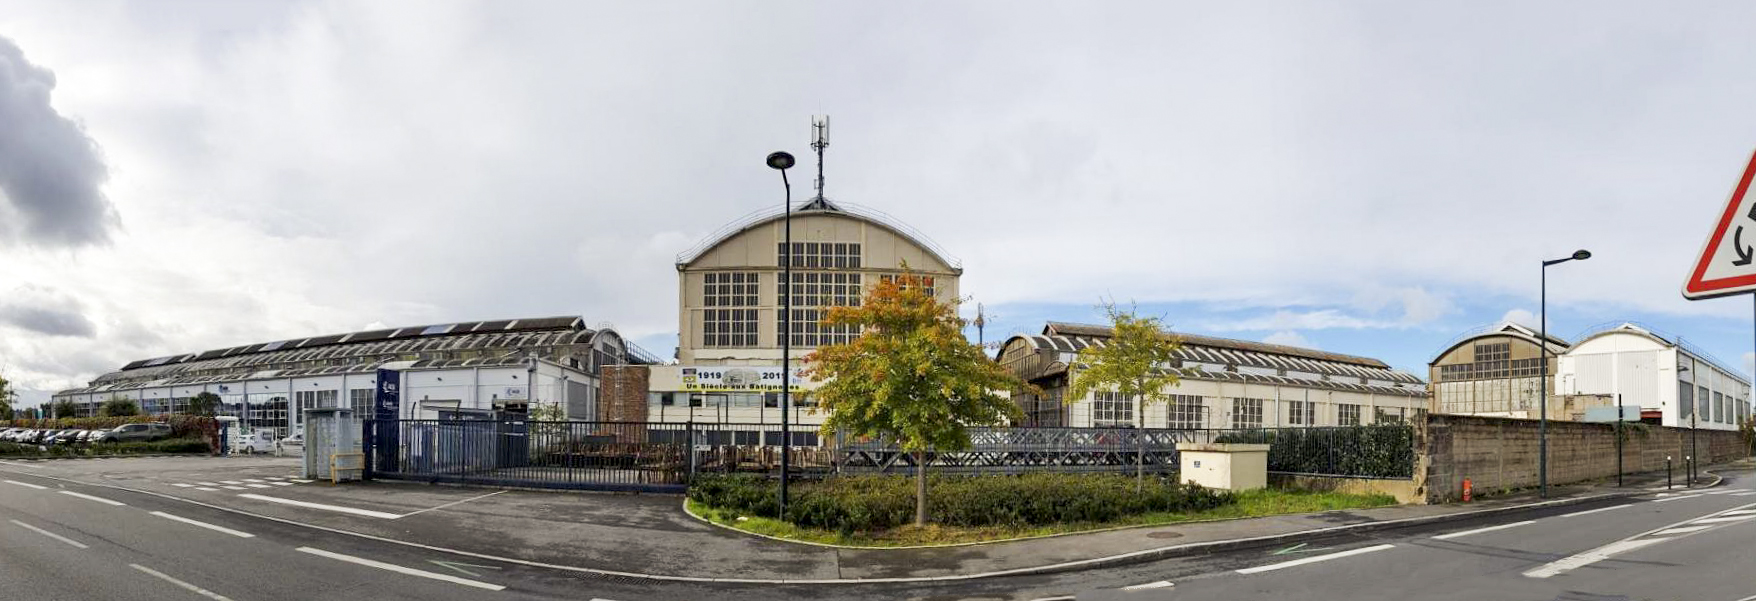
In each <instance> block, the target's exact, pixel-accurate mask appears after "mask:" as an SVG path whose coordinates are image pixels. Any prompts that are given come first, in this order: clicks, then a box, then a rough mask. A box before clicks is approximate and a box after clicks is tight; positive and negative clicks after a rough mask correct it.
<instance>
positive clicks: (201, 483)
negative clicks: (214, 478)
mask: <svg viewBox="0 0 1756 601" xmlns="http://www.w3.org/2000/svg"><path fill="white" fill-rule="evenodd" d="M195 484H196V485H197V486H219V483H218V482H196V483H195Z"/></svg>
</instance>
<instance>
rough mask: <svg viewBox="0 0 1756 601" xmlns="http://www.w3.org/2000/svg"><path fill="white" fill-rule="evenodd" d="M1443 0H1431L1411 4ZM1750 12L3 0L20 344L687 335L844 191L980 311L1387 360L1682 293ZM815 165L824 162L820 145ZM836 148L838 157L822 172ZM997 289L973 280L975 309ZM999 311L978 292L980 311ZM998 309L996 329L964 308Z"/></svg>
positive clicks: (43, 375) (77, 350) (71, 354)
mask: <svg viewBox="0 0 1756 601" xmlns="http://www.w3.org/2000/svg"><path fill="white" fill-rule="evenodd" d="M1414 4H1420V6H1414ZM1753 19H1756V5H1752V4H1749V3H1736V2H1722V3H1707V2H1692V3H1685V4H1676V3H1663V4H1659V3H1617V2H1602V1H1593V2H1578V3H1559V2H1557V3H1542V4H1541V5H1538V6H1532V5H1530V3H1525V2H1508V3H1501V4H1494V3H1483V2H1469V3H1461V2H1460V3H1452V7H1451V8H1447V7H1444V6H1439V5H1438V4H1437V3H1407V2H1378V3H1374V2H1352V3H1346V4H1345V6H1338V5H1337V4H1336V3H1310V2H1282V3H1266V2H1265V3H1214V2H1199V3H1197V2H1187V3H1167V2H1140V3H1123V2H1104V3H1090V2H1067V3H1029V2H989V3H971V2H962V3H959V2H949V3H948V2H933V3H920V4H906V3H903V4H897V3H884V4H882V5H874V4H871V3H852V2H848V3H832V2H811V3H802V2H801V3H782V2H764V3H751V2H743V3H722V2H706V3H698V4H695V3H691V4H684V3H669V2H665V3H630V2H604V3H590V2H575V1H569V2H553V3H539V2H504V1H496V2H483V3H467V2H440V1H432V0H422V1H420V2H407V3H396V2H384V1H372V2H233V1H229V0H227V1H216V2H95V1H93V2H77V3H71V2H63V1H59V0H51V1H46V2H28V1H24V2H21V1H19V0H0V294H3V296H0V371H3V372H4V373H5V374H6V375H7V376H8V377H10V378H13V379H15V380H17V381H18V382H19V384H20V385H21V387H23V388H24V389H26V391H27V392H26V395H27V398H42V396H44V395H45V393H44V392H42V391H50V390H56V389H60V388H65V387H70V386H77V385H81V384H82V383H83V382H85V381H86V380H88V379H89V378H91V377H93V376H95V375H97V374H100V373H102V372H105V371H108V370H111V369H114V368H116V367H119V366H120V365H122V364H123V363H125V362H127V361H130V360H133V359H139V358H146V357H153V356H162V355H168V354H173V353H184V352H192V351H200V350H205V349H210V348H217V347H225V346H232V345H238V344H243V343H250V342H266V341H271V340H277V339H283V338H294V337H305V336H310V335H316V334H327V333H337V332H344V331H351V330H358V329H362V328H367V327H372V326H376V325H379V324H383V325H387V326H399V325H417V324H425V323H439V322H446V321H460V320H477V319H491V318H510V317H521V316H548V315H566V314H578V315H583V316H584V317H585V319H586V321H587V322H588V323H592V324H598V323H608V324H613V325H614V326H615V327H616V328H617V329H618V330H620V331H622V332H623V333H625V334H626V335H629V336H630V337H633V338H635V339H636V340H638V341H640V342H641V343H642V344H643V345H645V346H646V347H647V348H649V349H650V350H652V351H654V352H655V353H657V354H659V355H661V356H667V357H668V356H670V354H671V350H672V347H673V346H674V341H675V332H676V323H675V319H676V316H675V303H676V290H675V286H676V272H675V270H674V268H673V260H674V258H675V255H676V254H677V253H678V252H680V251H683V250H684V249H686V248H688V247H689V246H692V245H693V244H695V243H696V242H698V241H699V240H700V239H701V238H703V237H704V236H706V235H707V234H709V233H711V232H712V231H714V230H715V229H717V228H718V227H720V226H721V225H723V224H725V223H726V222H728V221H730V220H732V219H734V218H737V217H739V216H741V215H744V214H746V213H749V212H750V211H752V210H756V209H759V208H762V207H765V206H773V205H776V204H778V203H779V202H780V197H779V194H780V185H779V182H778V181H776V180H777V178H776V177H775V174H774V172H773V171H771V170H769V169H767V168H765V167H764V166H763V165H762V158H763V156H764V155H766V154H767V153H768V152H770V151H773V150H777V149H784V150H791V151H793V152H794V153H796V154H800V155H804V154H805V153H807V152H808V150H809V149H808V147H807V143H808V133H809V130H808V116H809V115H810V114H813V113H828V114H831V115H832V116H833V118H834V123H835V130H834V139H833V140H832V141H833V145H832V146H831V147H830V150H829V154H830V156H829V163H828V182H829V193H830V196H831V197H832V198H835V199H840V200H844V201H850V202H856V203H859V204H862V205H866V206H870V207H874V208H878V209H881V210H883V211H885V212H887V213H889V214H891V215H894V216H896V217H897V218H899V219H901V220H903V221H905V222H907V223H909V224H911V225H913V226H915V227H916V228H918V229H920V230H922V231H924V232H926V233H927V234H928V235H929V236H931V237H932V238H934V239H935V240H936V241H937V242H939V243H940V244H941V245H943V246H944V247H945V248H946V249H948V251H949V252H950V253H951V254H952V255H955V256H957V257H959V258H961V259H962V261H963V264H964V266H965V268H966V270H967V272H966V275H965V279H964V283H963V290H964V292H965V293H966V294H968V295H970V296H971V297H972V298H973V300H974V301H978V302H981V303H983V304H984V305H986V306H987V307H988V308H990V310H991V311H992V313H993V314H994V315H995V316H996V317H995V320H994V325H992V326H990V327H989V330H988V332H987V334H986V336H987V338H988V339H990V340H992V339H996V338H1003V337H1004V336H1005V335H1007V334H1009V333H1015V332H1024V331H1035V330H1038V329H1040V328H1041V327H1042V323H1043V321H1045V320H1066V321H1092V320H1095V319H1097V312H1096V311H1094V306H1095V304H1096V303H1097V302H1098V301H1099V299H1100V297H1113V298H1116V299H1119V300H1123V301H1127V300H1134V301H1137V302H1139V303H1140V304H1141V305H1142V306H1143V308H1145V309H1146V310H1148V311H1152V312H1155V313H1159V314H1162V315H1164V317H1165V318H1166V319H1167V320H1168V321H1169V322H1171V324H1172V325H1173V326H1174V327H1176V328H1178V329H1181V330H1187V331H1192V332H1200V333H1204V334H1212V335H1220V336H1232V337H1239V338H1247V339H1254V340H1271V341H1277V342H1290V343H1295V344H1304V345H1309V346H1316V347H1319V348H1323V349H1325V350H1333V351H1340V352H1349V353H1356V354H1364V355H1369V356H1375V357H1379V358H1383V359H1385V360H1387V361H1389V362H1391V363H1392V364H1393V365H1396V366H1398V367H1401V368H1404V369H1410V370H1414V371H1416V373H1419V374H1421V375H1422V376H1423V377H1424V376H1425V373H1424V366H1425V363H1426V361H1428V360H1429V359H1430V358H1431V356H1432V354H1433V353H1434V352H1435V351H1437V350H1438V349H1439V348H1440V347H1441V346H1443V344H1444V343H1445V342H1446V341H1447V340H1449V339H1451V338H1452V337H1454V336H1455V335H1457V334H1459V333H1461V332H1463V331H1465V330H1467V329H1469V328H1471V327H1474V326H1478V325H1483V324H1486V323H1490V322H1494V321H1498V320H1500V319H1502V318H1505V317H1507V316H1511V317H1513V318H1516V319H1520V320H1523V321H1526V322H1528V323H1532V324H1534V323H1535V321H1536V320H1535V319H1534V317H1532V316H1531V314H1533V313H1535V312H1536V311H1537V308H1538V305H1537V300H1538V299H1537V293H1538V286H1537V285H1538V279H1537V278H1538V271H1537V269H1538V262H1539V260H1540V259H1543V258H1555V257H1561V256H1565V255H1566V254H1568V253H1570V252H1572V251H1573V250H1574V249H1576V248H1580V247H1585V248H1589V249H1591V250H1592V251H1593V252H1594V253H1596V257H1594V258H1593V259H1591V260H1590V261H1586V262H1584V263H1570V264H1567V265H1562V266H1559V267H1556V268H1552V271H1551V277H1550V282H1549V283H1550V290H1549V301H1550V309H1551V311H1550V323H1551V325H1552V326H1553V328H1552V329H1553V330H1554V332H1555V333H1558V334H1560V335H1562V336H1572V335H1574V334H1576V333H1578V332H1579V331H1581V330H1582V329H1585V328H1587V327H1589V326H1591V325H1593V324H1596V323H1599V322H1606V321H1611V320H1622V319H1635V320H1640V321H1644V322H1648V323H1650V324H1652V325H1653V326H1656V327H1658V328H1660V329H1664V330H1668V331H1671V332H1675V333H1677V334H1681V335H1683V336H1685V337H1687V338H1689V339H1690V340H1692V341H1693V342H1697V343H1699V344H1701V345H1703V346H1706V347H1707V348H1708V349H1710V350H1711V351H1712V352H1713V353H1714V354H1717V355H1719V356H1720V357H1723V358H1725V359H1726V360H1727V362H1728V363H1733V364H1734V365H1733V367H1740V366H1745V365H1747V362H1748V361H1749V359H1750V357H1749V351H1750V350H1751V345H1752V332H1751V327H1752V324H1751V322H1752V317H1751V316H1752V306H1751V301H1750V300H1749V299H1747V298H1744V297H1738V298H1731V299H1722V300H1715V301H1703V302H1688V301H1685V300H1683V299H1682V298H1681V296H1680V294H1679V292H1678V290H1679V288H1680V286H1681V283H1682V279H1683V276H1684V274H1685V272H1686V270H1687V269H1689V267H1690V266H1691V265H1690V261H1691V259H1692V255H1693V254H1695V253H1696V252H1697V251H1698V250H1699V249H1700V246H1701V244H1702V240H1703V237H1704V236H1705V234H1706V233H1707V230H1708V228H1709V226H1710V225H1711V221H1712V219H1713V217H1714V215H1715V213H1716V211H1717V210H1718V209H1719V207H1720V205H1721V204H1722V203H1723V202H1724V201H1725V198H1726V194H1727V193H1728V191H1729V190H1730V188H1731V186H1732V183H1733V180H1734V179H1735V178H1736V177H1737V175H1738V174H1739V170H1740V169H1741V168H1742V166H1743V164H1744V162H1745V161H1746V160H1747V158H1748V156H1749V153H1750V151H1751V148H1752V146H1753V145H1756V111H1752V110H1750V108H1749V107H1751V106H1756V79H1752V78H1751V77H1749V74H1750V73H1752V72H1756V37H1753V36H1751V35H1749V27H1748V25H1749V24H1750V23H1752V22H1756V20H1753ZM805 163H806V166H809V165H810V162H809V161H806V162H805ZM799 179H801V180H804V181H807V182H808V181H809V178H808V177H801V178H799ZM972 309H973V304H972ZM966 313H973V311H966ZM972 336H973V331H972Z"/></svg>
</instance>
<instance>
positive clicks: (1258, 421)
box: [1232, 399, 1262, 428]
mask: <svg viewBox="0 0 1756 601" xmlns="http://www.w3.org/2000/svg"><path fill="white" fill-rule="evenodd" d="M1232 427H1233V428H1260V427H1262V399H1232Z"/></svg>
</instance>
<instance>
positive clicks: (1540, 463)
mask: <svg viewBox="0 0 1756 601" xmlns="http://www.w3.org/2000/svg"><path fill="white" fill-rule="evenodd" d="M1590 258H1591V251H1589V250H1585V249H1580V250H1576V251H1573V255H1572V256H1569V257H1565V258H1561V259H1550V260H1547V261H1543V285H1542V317H1541V320H1542V325H1540V326H1538V327H1540V328H1542V340H1538V341H1537V348H1538V349H1541V351H1542V358H1543V360H1542V362H1541V363H1542V368H1541V369H1542V377H1541V378H1540V379H1541V380H1542V393H1541V395H1540V396H1541V398H1540V399H1538V401H1537V407H1538V409H1537V411H1538V414H1539V415H1541V416H1542V423H1541V424H1540V425H1538V426H1537V480H1538V481H1540V482H1541V483H1542V498H1544V499H1547V498H1549V266H1550V265H1559V264H1562V263H1566V262H1568V261H1584V260H1586V259H1590Z"/></svg>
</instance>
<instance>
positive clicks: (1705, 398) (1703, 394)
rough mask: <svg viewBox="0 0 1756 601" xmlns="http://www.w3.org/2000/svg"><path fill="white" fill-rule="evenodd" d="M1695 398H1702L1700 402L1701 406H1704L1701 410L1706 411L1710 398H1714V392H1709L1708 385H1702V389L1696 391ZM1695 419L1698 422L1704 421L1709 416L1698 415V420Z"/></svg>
mask: <svg viewBox="0 0 1756 601" xmlns="http://www.w3.org/2000/svg"><path fill="white" fill-rule="evenodd" d="M1695 398H1697V399H1700V400H1701V403H1700V404H1701V407H1702V409H1700V410H1701V411H1705V410H1706V407H1707V401H1708V399H1711V398H1713V393H1712V392H1709V391H1708V390H1707V387H1706V386H1702V387H1701V390H1700V392H1697V393H1696V395H1695ZM1695 421H1697V422H1704V421H1707V417H1706V416H1701V417H1698V418H1696V420H1695Z"/></svg>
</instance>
